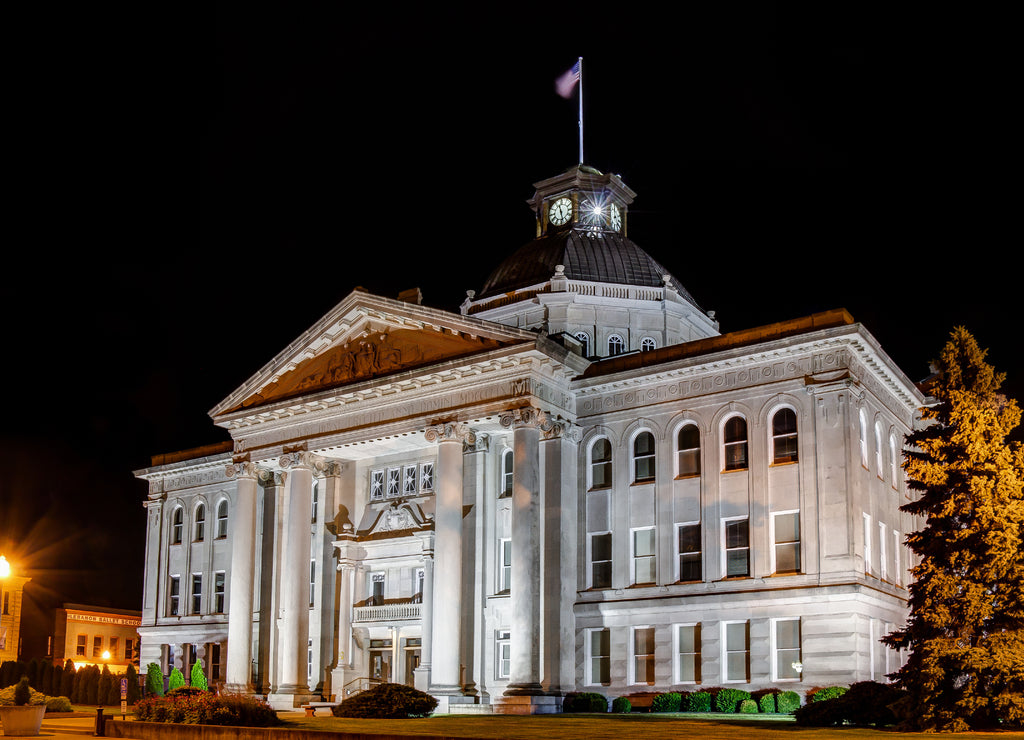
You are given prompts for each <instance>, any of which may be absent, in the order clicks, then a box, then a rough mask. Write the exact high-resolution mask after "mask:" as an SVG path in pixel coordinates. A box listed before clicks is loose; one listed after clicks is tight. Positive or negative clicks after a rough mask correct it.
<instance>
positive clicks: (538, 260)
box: [477, 228, 697, 306]
mask: <svg viewBox="0 0 1024 740" xmlns="http://www.w3.org/2000/svg"><path fill="white" fill-rule="evenodd" d="M556 265H564V266H565V276H566V277H567V278H569V279H570V280H587V281H591V282H599V283H615V284H618V285H637V286H642V287H650V288H660V287H662V286H664V284H665V281H664V279H663V276H664V275H666V274H668V270H666V269H665V268H664V267H662V266H661V265H660V264H658V263H657V262H656V261H655V260H654V258H653V257H651V255H649V254H647V252H645V251H644V250H642V249H641V248H640V247H638V246H637V245H636V244H634V243H633V242H631V241H630V240H629V239H626V238H625V237H624V236H622V235H621V234H616V233H614V232H607V231H606V232H601V234H600V235H596V234H592V233H590V232H587V231H584V230H580V229H574V228H573V229H562V230H559V231H556V232H549V233H548V234H545V235H544V236H541V237H538V238H537V239H534V240H533V241H532V242H530V243H528V244H526V245H524V246H522V247H520V248H519V249H517V250H516V251H515V252H513V253H512V255H511V256H509V257H508V258H507V259H505V261H504V262H502V263H501V264H500V265H498V267H497V269H495V270H494V272H492V273H491V276H490V277H489V278H487V282H486V283H484V288H483V290H482V291H481V293H480V295H479V296H477V299H478V300H479V299H482V298H489V297H491V296H495V295H501V294H503V293H509V292H511V291H514V290H518V289H520V288H525V287H528V286H530V285H537V284H538V283H544V282H547V281H548V280H549V279H550V278H551V276H552V275H554V274H555V266H556ZM671 282H672V285H673V286H674V287H675V289H676V290H677V291H679V295H680V296H682V297H683V298H684V299H686V300H687V301H689V302H690V303H692V304H693V305H694V306H696V305H697V303H696V301H694V300H693V297H692V296H691V295H690V294H689V293H688V292H687V290H686V288H684V287H683V286H682V284H681V283H680V282H679V281H678V280H677V279H676V278H675V277H674V276H671Z"/></svg>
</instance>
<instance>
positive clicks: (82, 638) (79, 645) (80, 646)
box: [75, 635, 89, 658]
mask: <svg viewBox="0 0 1024 740" xmlns="http://www.w3.org/2000/svg"><path fill="white" fill-rule="evenodd" d="M88 639H89V638H88V636H87V635H79V636H78V640H77V642H76V644H75V656H76V657H77V656H81V657H83V658H84V657H85V644H86V641H87V640H88Z"/></svg>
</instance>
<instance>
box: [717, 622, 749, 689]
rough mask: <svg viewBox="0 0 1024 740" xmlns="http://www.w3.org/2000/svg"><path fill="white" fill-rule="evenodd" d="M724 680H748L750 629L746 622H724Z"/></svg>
mask: <svg viewBox="0 0 1024 740" xmlns="http://www.w3.org/2000/svg"><path fill="white" fill-rule="evenodd" d="M722 628H723V630H724V631H725V639H724V641H723V643H724V648H725V659H724V660H723V661H722V662H723V663H724V664H725V680H726V681H744V682H745V681H749V680H750V669H749V666H750V628H749V624H748V623H747V622H724V623H723V624H722Z"/></svg>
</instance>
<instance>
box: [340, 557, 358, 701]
mask: <svg viewBox="0 0 1024 740" xmlns="http://www.w3.org/2000/svg"><path fill="white" fill-rule="evenodd" d="M338 573H340V574H341V577H340V579H339V580H340V584H339V589H340V593H339V594H338V667H339V668H348V667H350V666H351V665H352V594H353V589H354V587H355V573H356V567H355V562H354V561H352V560H351V559H349V558H344V559H339V560H338ZM336 688H340V687H336Z"/></svg>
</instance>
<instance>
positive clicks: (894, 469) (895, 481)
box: [889, 436, 900, 489]
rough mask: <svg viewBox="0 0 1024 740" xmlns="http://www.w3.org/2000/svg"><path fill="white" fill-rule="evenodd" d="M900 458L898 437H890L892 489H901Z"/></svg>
mask: <svg viewBox="0 0 1024 740" xmlns="http://www.w3.org/2000/svg"><path fill="white" fill-rule="evenodd" d="M899 475H900V456H899V455H898V454H896V437H893V436H890V437H889V477H890V478H891V479H892V480H891V481H890V483H891V484H892V487H893V488H894V489H895V488H898V487H899Z"/></svg>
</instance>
